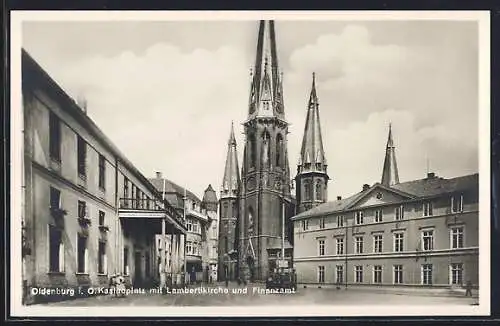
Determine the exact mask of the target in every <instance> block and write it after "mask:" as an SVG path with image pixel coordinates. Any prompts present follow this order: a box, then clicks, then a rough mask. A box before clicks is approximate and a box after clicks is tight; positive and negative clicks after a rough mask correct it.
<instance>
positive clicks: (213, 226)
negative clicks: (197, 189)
mask: <svg viewBox="0 0 500 326" xmlns="http://www.w3.org/2000/svg"><path fill="white" fill-rule="evenodd" d="M201 204H202V210H203V211H204V212H205V214H207V216H208V219H209V221H210V223H209V224H208V225H207V245H206V246H205V257H206V263H205V269H207V267H208V272H207V274H208V275H207V276H208V279H207V280H208V282H210V283H211V282H215V281H217V279H218V270H219V213H218V211H219V210H218V207H219V203H218V199H217V193H216V192H215V190H214V188H213V187H212V185H208V187H207V189H205V192H204V194H203V200H202V203H201Z"/></svg>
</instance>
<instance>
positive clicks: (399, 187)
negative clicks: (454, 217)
mask: <svg viewBox="0 0 500 326" xmlns="http://www.w3.org/2000/svg"><path fill="white" fill-rule="evenodd" d="M375 187H382V188H385V189H388V190H389V191H390V190H394V191H395V192H397V193H406V194H409V195H412V196H413V197H414V198H417V199H418V198H426V197H435V196H439V195H442V194H448V193H454V192H459V191H466V190H469V189H478V187H479V174H478V173H475V174H471V175H466V176H460V177H456V178H451V179H445V178H441V177H427V178H425V179H418V180H412V181H407V182H403V183H399V184H396V185H394V186H391V187H387V186H383V185H381V184H380V183H375V184H374V185H373V186H371V187H370V188H368V189H366V190H363V191H361V192H359V193H356V194H354V195H352V196H350V197H348V198H344V199H340V200H335V201H330V202H326V203H324V204H321V205H318V206H316V207H313V208H311V209H310V210H308V211H305V212H302V213H300V214H297V215H295V216H293V217H292V220H297V219H301V218H307V217H313V216H321V215H327V214H332V213H336V212H341V211H348V210H350V209H351V205H352V204H354V203H355V202H357V201H358V200H360V199H361V198H362V197H363V196H364V195H366V194H367V193H369V192H371V190H372V189H374V188H375Z"/></svg>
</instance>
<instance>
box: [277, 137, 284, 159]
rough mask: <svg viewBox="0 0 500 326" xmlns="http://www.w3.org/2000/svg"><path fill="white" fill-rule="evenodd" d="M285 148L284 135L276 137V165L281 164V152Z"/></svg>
mask: <svg viewBox="0 0 500 326" xmlns="http://www.w3.org/2000/svg"><path fill="white" fill-rule="evenodd" d="M282 150H283V136H281V134H278V136H277V137H276V166H281V152H282Z"/></svg>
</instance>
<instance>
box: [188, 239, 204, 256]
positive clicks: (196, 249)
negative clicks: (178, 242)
mask: <svg viewBox="0 0 500 326" xmlns="http://www.w3.org/2000/svg"><path fill="white" fill-rule="evenodd" d="M186 255H193V256H201V243H200V242H194V241H186Z"/></svg>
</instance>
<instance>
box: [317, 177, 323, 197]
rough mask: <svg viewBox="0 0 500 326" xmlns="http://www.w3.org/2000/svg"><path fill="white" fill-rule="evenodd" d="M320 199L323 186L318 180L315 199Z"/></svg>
mask: <svg viewBox="0 0 500 326" xmlns="http://www.w3.org/2000/svg"><path fill="white" fill-rule="evenodd" d="M322 198H323V185H322V184H321V181H320V180H318V181H317V182H316V199H317V200H322Z"/></svg>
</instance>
